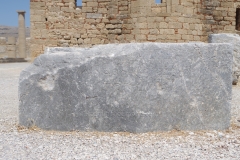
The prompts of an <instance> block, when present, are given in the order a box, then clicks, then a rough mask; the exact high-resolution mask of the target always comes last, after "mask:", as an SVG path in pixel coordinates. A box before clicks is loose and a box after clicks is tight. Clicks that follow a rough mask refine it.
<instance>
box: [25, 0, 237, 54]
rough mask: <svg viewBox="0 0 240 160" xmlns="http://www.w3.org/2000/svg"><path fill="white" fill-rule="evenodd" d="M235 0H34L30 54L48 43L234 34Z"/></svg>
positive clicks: (64, 44) (69, 44)
mask: <svg viewBox="0 0 240 160" xmlns="http://www.w3.org/2000/svg"><path fill="white" fill-rule="evenodd" d="M237 1H239V2H233V1H231V0H224V1H223V0H220V1H216V0H212V1H207V0H203V1H202V0H191V1H190V0H163V2H162V3H161V4H155V0H83V1H82V7H78V6H76V0H31V6H30V7H31V55H32V57H36V56H38V55H39V54H42V53H43V51H44V49H45V48H46V47H56V46H61V47H72V46H80V47H89V46H92V45H95V44H107V43H129V42H145V41H151V42H189V41H202V42H207V39H208V35H209V34H211V33H223V32H225V33H226V32H227V33H236V31H235V26H236V18H235V17H236V8H238V5H239V4H240V0H237Z"/></svg>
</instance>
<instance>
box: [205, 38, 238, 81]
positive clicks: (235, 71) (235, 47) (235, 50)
mask: <svg viewBox="0 0 240 160" xmlns="http://www.w3.org/2000/svg"><path fill="white" fill-rule="evenodd" d="M209 43H230V44H232V45H233V71H232V79H233V82H232V83H233V84H235V85H236V84H237V83H238V78H239V76H240V36H239V35H237V34H211V35H209Z"/></svg>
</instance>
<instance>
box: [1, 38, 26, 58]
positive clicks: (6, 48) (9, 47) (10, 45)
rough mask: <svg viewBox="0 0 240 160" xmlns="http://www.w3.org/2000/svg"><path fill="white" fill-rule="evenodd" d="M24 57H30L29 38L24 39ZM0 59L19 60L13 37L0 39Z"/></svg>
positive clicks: (16, 42)
mask: <svg viewBox="0 0 240 160" xmlns="http://www.w3.org/2000/svg"><path fill="white" fill-rule="evenodd" d="M26 55H27V57H30V38H26ZM0 58H19V55H18V41H17V38H15V37H0Z"/></svg>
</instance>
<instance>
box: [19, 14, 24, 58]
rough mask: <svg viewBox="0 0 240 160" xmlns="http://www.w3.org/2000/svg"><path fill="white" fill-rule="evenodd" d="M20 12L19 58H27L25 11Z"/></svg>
mask: <svg viewBox="0 0 240 160" xmlns="http://www.w3.org/2000/svg"><path fill="white" fill-rule="evenodd" d="M17 12H18V41H19V45H18V54H19V58H26V35H25V34H26V33H25V13H26V12H25V11H17Z"/></svg>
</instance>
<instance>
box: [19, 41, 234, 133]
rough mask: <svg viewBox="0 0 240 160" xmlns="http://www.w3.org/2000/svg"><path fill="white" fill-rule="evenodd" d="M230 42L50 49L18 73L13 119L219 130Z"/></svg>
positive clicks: (93, 127)
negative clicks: (16, 108)
mask: <svg viewBox="0 0 240 160" xmlns="http://www.w3.org/2000/svg"><path fill="white" fill-rule="evenodd" d="M231 71H232V47H231V45H229V44H204V43H201V44H194V43H191V44H161V43H141V44H138V43H137V44H118V45H116V44H109V45H101V46H94V47H93V48H89V49H84V48H49V49H48V50H46V53H45V54H44V55H41V56H39V57H38V58H37V59H36V60H35V61H34V63H33V64H32V65H31V66H29V67H28V68H26V69H25V70H24V71H23V72H22V73H21V75H20V80H19V99H20V105H19V123H20V125H24V126H34V125H35V126H37V127H40V128H43V129H47V130H66V131H70V130H82V131H109V132H110V131H128V132H149V131H160V130H162V131H164V130H172V129H177V130H211V129H214V130H222V129H227V128H228V127H229V126H230V100H231V90H232V86H231Z"/></svg>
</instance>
